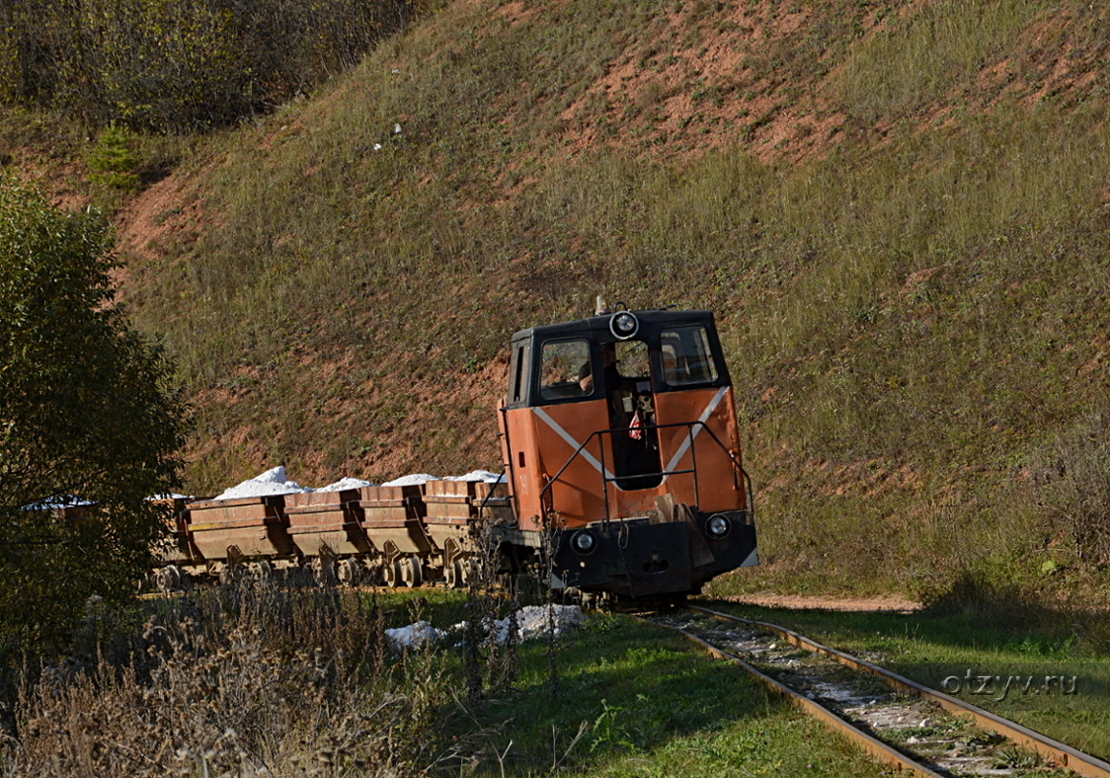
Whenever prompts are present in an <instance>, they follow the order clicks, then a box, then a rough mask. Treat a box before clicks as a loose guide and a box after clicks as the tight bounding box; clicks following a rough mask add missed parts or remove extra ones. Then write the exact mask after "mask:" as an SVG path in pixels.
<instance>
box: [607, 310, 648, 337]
mask: <svg viewBox="0 0 1110 778" xmlns="http://www.w3.org/2000/svg"><path fill="white" fill-rule="evenodd" d="M639 329H640V320H639V319H637V318H636V316H635V315H634V314H631V313H629V312H628V311H621V312H620V313H618V314H614V316H613V318H612V319H610V320H609V330H610V331H611V332H612V333H613V334H614V335H615V336H616V337H618V338H620V339H621V340H628V339H629V338H631V337H632V336H633V335H635V334H636V332H637V331H638V330H639Z"/></svg>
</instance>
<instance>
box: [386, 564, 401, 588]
mask: <svg viewBox="0 0 1110 778" xmlns="http://www.w3.org/2000/svg"><path fill="white" fill-rule="evenodd" d="M382 577H383V578H385V585H386V586H388V587H389V588H390V589H396V588H397V587H398V586H400V585H401V560H400V559H394V560H393V561H391V562H390V561H387V562H386V563H385V564H384V565H382Z"/></svg>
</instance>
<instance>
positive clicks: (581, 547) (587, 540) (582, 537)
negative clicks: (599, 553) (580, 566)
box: [570, 529, 597, 556]
mask: <svg viewBox="0 0 1110 778" xmlns="http://www.w3.org/2000/svg"><path fill="white" fill-rule="evenodd" d="M570 544H571V546H573V547H574V550H575V551H577V552H578V553H579V554H580V555H581V556H587V555H589V554H592V553H593V552H594V549H596V548H597V538H596V537H594V533H592V532H590V531H589V530H588V529H584V530H582V531H581V532H579V533H578V534H576V535H575V536H574V537H573V538H571V539H570Z"/></svg>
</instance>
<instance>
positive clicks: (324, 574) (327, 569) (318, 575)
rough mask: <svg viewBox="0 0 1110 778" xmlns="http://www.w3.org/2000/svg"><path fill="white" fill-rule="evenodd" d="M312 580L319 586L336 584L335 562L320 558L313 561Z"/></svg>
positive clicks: (328, 558)
mask: <svg viewBox="0 0 1110 778" xmlns="http://www.w3.org/2000/svg"><path fill="white" fill-rule="evenodd" d="M312 578H313V580H315V581H316V585H317V586H331V585H333V584H334V583H335V560H334V559H332V558H331V557H322V556H318V557H316V558H315V559H313V560H312Z"/></svg>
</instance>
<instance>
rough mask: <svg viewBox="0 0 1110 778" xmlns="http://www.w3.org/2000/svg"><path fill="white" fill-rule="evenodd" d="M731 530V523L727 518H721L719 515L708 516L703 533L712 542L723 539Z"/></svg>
mask: <svg viewBox="0 0 1110 778" xmlns="http://www.w3.org/2000/svg"><path fill="white" fill-rule="evenodd" d="M731 529H732V522H730V521H729V520H728V516H722V515H721V514H719V513H718V514H716V515H714V516H710V517H709V521H707V522H705V533H706V534H707V535H709V537H711V538H713V539H714V540H720V539H721V538H723V537H725V536H726V535H728V533H729V530H731Z"/></svg>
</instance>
